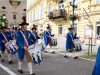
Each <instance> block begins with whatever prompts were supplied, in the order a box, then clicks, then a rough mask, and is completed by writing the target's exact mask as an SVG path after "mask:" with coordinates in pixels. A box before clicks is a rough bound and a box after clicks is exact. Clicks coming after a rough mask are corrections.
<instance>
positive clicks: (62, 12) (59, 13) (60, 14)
mask: <svg viewBox="0 0 100 75" xmlns="http://www.w3.org/2000/svg"><path fill="white" fill-rule="evenodd" d="M66 17H67V13H66V11H65V9H60V10H56V11H53V12H49V14H48V18H49V19H59V18H63V19H64V20H67V18H66Z"/></svg>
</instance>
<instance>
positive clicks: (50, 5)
mask: <svg viewBox="0 0 100 75" xmlns="http://www.w3.org/2000/svg"><path fill="white" fill-rule="evenodd" d="M49 12H52V4H51V3H50V4H49Z"/></svg>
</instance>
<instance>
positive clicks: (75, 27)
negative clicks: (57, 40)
mask: <svg viewBox="0 0 100 75" xmlns="http://www.w3.org/2000/svg"><path fill="white" fill-rule="evenodd" d="M74 32H75V33H76V34H77V24H74Z"/></svg>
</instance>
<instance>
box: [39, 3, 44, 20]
mask: <svg viewBox="0 0 100 75" xmlns="http://www.w3.org/2000/svg"><path fill="white" fill-rule="evenodd" d="M40 7H41V10H40V12H41V13H40V18H43V17H44V3H41V6H40Z"/></svg>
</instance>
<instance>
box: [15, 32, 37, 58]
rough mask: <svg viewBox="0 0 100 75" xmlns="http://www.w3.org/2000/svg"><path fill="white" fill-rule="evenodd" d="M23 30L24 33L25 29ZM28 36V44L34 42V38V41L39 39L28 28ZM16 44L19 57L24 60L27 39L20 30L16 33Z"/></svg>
mask: <svg viewBox="0 0 100 75" xmlns="http://www.w3.org/2000/svg"><path fill="white" fill-rule="evenodd" d="M21 31H22V32H23V34H24V31H23V30H21ZM26 38H27V41H28V45H29V46H30V45H32V44H33V42H32V40H33V41H36V40H37V39H36V38H35V37H34V36H33V34H32V33H31V32H30V31H28V30H26ZM16 44H17V45H18V57H19V59H21V60H23V59H24V51H25V50H24V46H25V39H24V37H23V35H22V33H21V32H20V31H18V32H17V33H16Z"/></svg>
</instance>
